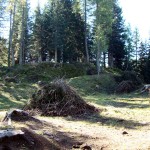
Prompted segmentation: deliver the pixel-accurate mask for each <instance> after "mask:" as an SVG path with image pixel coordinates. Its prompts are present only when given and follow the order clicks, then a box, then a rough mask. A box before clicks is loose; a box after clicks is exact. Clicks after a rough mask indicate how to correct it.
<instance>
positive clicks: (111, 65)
mask: <svg viewBox="0 0 150 150" xmlns="http://www.w3.org/2000/svg"><path fill="white" fill-rule="evenodd" d="M108 66H109V67H110V68H113V67H114V62H113V53H111V52H108Z"/></svg>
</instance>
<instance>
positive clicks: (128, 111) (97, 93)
mask: <svg viewBox="0 0 150 150" xmlns="http://www.w3.org/2000/svg"><path fill="white" fill-rule="evenodd" d="M34 67H35V69H34ZM48 67H49V65H48V66H47V68H48ZM37 69H38V72H39V73H44V70H42V69H43V67H42V66H41V67H40V66H38V67H37V66H30V67H29V68H28V67H25V68H24V69H22V71H21V68H20V70H17V69H16V70H13V76H14V75H15V74H17V73H18V72H20V74H19V76H18V78H19V77H20V78H21V79H22V81H23V80H24V79H26V77H27V75H25V74H27V73H28V75H29V77H31V80H32V78H34V77H37V76H36V74H38V72H37ZM55 69H56V68H51V70H49V72H45V73H44V74H43V75H42V78H41V76H40V74H38V79H37V78H36V80H42V79H45V81H51V78H48V76H49V77H50V76H51V74H53V75H52V76H55V74H59V71H60V70H59V69H58V70H57V71H58V72H55ZM69 69H70V68H67V69H66V70H69ZM35 70H36V71H35ZM52 70H53V71H52ZM51 71H52V72H51ZM33 72H34V75H35V76H32V73H33ZM68 72H69V71H68ZM1 74H3V72H1ZM73 74H74V73H73ZM30 75H31V76H30ZM24 76H26V77H24ZM48 79H49V80H48ZM68 82H69V84H70V85H71V86H73V87H74V88H75V89H76V90H77V91H78V93H79V94H80V95H81V96H82V97H83V98H84V99H85V100H86V101H87V102H89V103H92V104H94V105H96V106H97V107H99V108H100V109H101V110H102V111H101V112H100V114H96V115H92V116H87V117H86V118H85V119H82V121H85V122H88V123H99V124H103V125H108V126H115V127H123V128H134V129H135V128H139V127H147V124H148V123H149V122H150V121H149V120H150V98H149V97H148V96H146V95H145V96H144V95H143V96H141V95H138V94H137V93H131V94H124V95H115V94H113V91H114V89H115V87H116V85H117V83H116V81H115V79H114V76H112V74H110V73H108V74H102V75H101V76H99V77H98V76H79V77H75V78H70V79H68ZM34 83H35V82H34ZM37 88H38V86H37V84H33V82H32V83H31V82H20V83H4V82H3V81H2V80H1V81H0V111H4V110H7V109H10V108H14V107H15V108H22V107H23V106H24V104H26V103H27V101H28V100H29V99H30V97H31V95H32V94H33V93H34V92H35V91H36V90H37ZM67 119H68V118H67Z"/></svg>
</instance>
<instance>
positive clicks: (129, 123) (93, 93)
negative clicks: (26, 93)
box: [70, 76, 150, 129]
mask: <svg viewBox="0 0 150 150" xmlns="http://www.w3.org/2000/svg"><path fill="white" fill-rule="evenodd" d="M105 78H106V79H108V80H105V81H103V80H104V79H105ZM112 81H114V80H112V79H111V78H108V77H106V76H101V77H100V78H99V79H98V78H97V77H96V76H93V77H90V76H84V77H77V78H73V79H70V84H71V85H72V86H74V87H75V88H76V89H77V91H78V92H79V93H80V94H81V95H82V96H83V97H84V99H85V100H86V101H88V102H89V103H92V104H93V105H96V106H97V107H99V108H100V109H101V110H102V111H101V113H100V114H97V115H95V116H88V117H87V119H85V120H84V121H86V122H89V123H100V124H103V125H108V126H115V127H123V128H131V129H139V128H140V127H147V126H148V124H149V122H150V121H149V120H150V98H149V97H148V95H139V94H138V93H131V94H123V95H116V94H108V93H106V91H107V89H110V87H111V88H114V87H115V82H112ZM111 83H112V85H110V84H111ZM97 84H98V85H100V87H101V88H100V90H97V89H95V86H96V85H97ZM109 85H110V86H109Z"/></svg>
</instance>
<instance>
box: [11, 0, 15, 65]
mask: <svg viewBox="0 0 150 150" xmlns="http://www.w3.org/2000/svg"><path fill="white" fill-rule="evenodd" d="M15 16H16V0H15V1H14V8H13V23H12V33H11V34H12V38H13V34H14V24H15ZM10 47H11V48H10V49H11V56H12V66H14V65H15V58H14V47H13V45H12V44H11V45H10Z"/></svg>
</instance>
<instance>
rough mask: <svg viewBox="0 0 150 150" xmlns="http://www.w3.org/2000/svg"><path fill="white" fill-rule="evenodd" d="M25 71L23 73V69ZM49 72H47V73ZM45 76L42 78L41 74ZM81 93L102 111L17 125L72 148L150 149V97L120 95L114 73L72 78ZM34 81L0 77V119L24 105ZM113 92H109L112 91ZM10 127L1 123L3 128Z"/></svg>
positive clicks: (94, 149)
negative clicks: (9, 80)
mask: <svg viewBox="0 0 150 150" xmlns="http://www.w3.org/2000/svg"><path fill="white" fill-rule="evenodd" d="M22 74H23V73H22ZM46 74H47V73H46ZM40 79H41V78H40ZM68 82H69V84H70V85H71V86H73V87H74V88H75V89H76V90H77V91H78V93H79V94H80V95H81V96H82V97H83V98H84V99H85V100H86V101H87V102H88V103H90V104H92V105H94V106H95V107H97V108H100V110H101V111H100V113H97V114H95V115H88V116H86V115H84V116H81V117H78V118H75V117H70V116H68V117H64V118H63V117H62V118H60V117H40V116H36V117H37V118H38V119H40V120H41V121H42V123H37V122H34V121H25V122H13V124H12V127H13V128H16V129H17V128H21V127H26V128H29V129H30V130H32V131H34V132H36V133H37V134H39V135H42V136H44V137H45V138H47V139H48V140H53V141H54V142H56V143H58V147H59V149H62V150H63V149H71V148H72V146H73V145H76V144H77V143H79V142H80V143H82V144H87V145H89V146H90V147H91V148H92V149H93V150H100V149H104V150H105V149H106V150H116V149H118V150H139V149H141V150H148V149H150V136H149V135H150V98H149V96H148V95H140V94H139V93H136V92H134V93H130V94H121V95H116V94H113V93H112V91H111V90H112V89H114V88H115V86H116V81H115V80H114V78H113V77H112V76H111V77H110V75H105V74H103V75H101V76H100V77H96V76H82V77H75V78H71V79H68ZM37 89H38V85H37V84H36V82H35V83H33V82H32V83H30V82H23V80H22V82H18V83H7V82H3V81H2V80H1V81H0V111H1V113H0V119H2V118H3V117H4V116H5V112H4V111H5V110H8V109H9V108H13V107H17V108H22V107H23V106H24V104H25V103H27V101H28V100H29V99H30V97H31V95H32V94H33V93H34V92H35V91H37ZM108 93H109V94H108ZM5 128H8V126H7V123H6V124H4V123H1V125H0V129H5Z"/></svg>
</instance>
